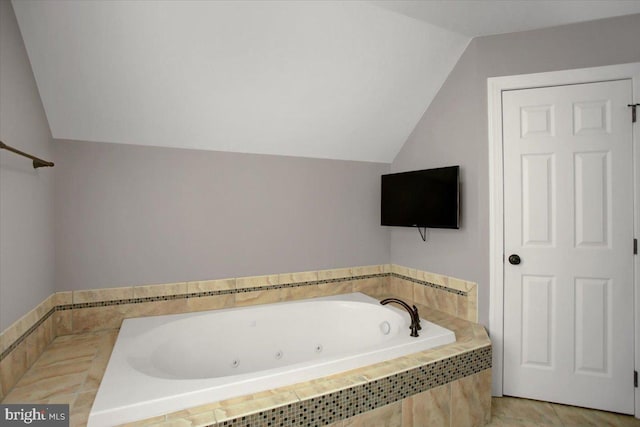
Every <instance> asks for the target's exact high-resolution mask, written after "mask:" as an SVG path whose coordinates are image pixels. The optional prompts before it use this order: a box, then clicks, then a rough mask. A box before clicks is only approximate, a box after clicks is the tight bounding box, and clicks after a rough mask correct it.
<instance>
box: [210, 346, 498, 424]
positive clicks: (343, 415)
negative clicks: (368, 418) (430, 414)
mask: <svg viewBox="0 0 640 427" xmlns="http://www.w3.org/2000/svg"><path fill="white" fill-rule="evenodd" d="M489 368H491V346H490V345H489V346H486V347H481V348H478V349H475V350H472V351H469V352H466V353H462V354H458V355H456V356H452V357H450V358H447V359H441V360H438V361H435V362H433V363H429V364H427V365H423V366H420V367H417V368H414V369H410V370H408V371H404V372H399V373H397V374H394V375H391V376H388V377H385V378H380V379H377V380H374V381H371V382H368V383H365V384H361V385H357V386H354V387H351V388H347V389H344V390H339V391H335V392H333V393H328V394H325V395H323V396H318V397H314V398H311V399H308V400H303V401H300V402H295V403H290V404H288V405H285V406H281V407H278V408H273V409H269V410H266V411H262V412H258V413H255V414H251V415H246V416H242V417H238V418H234V419H231V420H226V421H222V422H219V423H217V424H212V425H211V426H210V427H212V426H218V427H252V426H257V425H260V426H273V427H302V426H304V427H306V426H323V425H327V424H331V423H334V422H336V421H340V420H344V419H347V418H351V417H353V416H355V415H358V414H362V413H364V412H367V411H370V410H373V409H376V408H379V407H382V406H385V405H388V404H390V403H393V402H397V401H400V400H402V399H406V398H407V397H411V396H413V395H416V394H418V393H422V392H424V391H427V390H430V389H432V388H436V387H439V386H441V385H445V384H448V383H451V382H453V381H456V380H459V379H461V378H465V377H468V376H470V375H474V374H477V373H480V372H482V371H484V370H485V369H489Z"/></svg>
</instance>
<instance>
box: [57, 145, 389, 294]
mask: <svg viewBox="0 0 640 427" xmlns="http://www.w3.org/2000/svg"><path fill="white" fill-rule="evenodd" d="M53 146H54V148H55V149H54V159H55V161H56V162H57V163H56V168H57V175H56V186H55V219H56V230H55V242H56V243H55V244H56V286H57V290H58V291H66V290H79V289H90V288H104V287H114V286H128V285H141V284H152V283H168V282H186V281H193V280H204V279H217V278H229V277H240V276H253V275H261V274H273V273H285V272H291V271H305V270H321V269H327V268H338V267H351V266H354V265H372V264H385V263H386V262H387V260H388V259H389V230H387V229H386V228H383V227H381V226H380V218H379V216H380V214H379V211H380V208H379V203H380V175H381V174H383V173H387V172H388V170H389V165H388V164H381V163H366V162H351V161H338V160H319V159H305V158H294V157H283V156H268V155H253V154H237V153H221V152H211V151H197V150H183V149H172V148H153V147H143V146H135V145H120V144H105V143H94V142H70V141H54V143H53Z"/></svg>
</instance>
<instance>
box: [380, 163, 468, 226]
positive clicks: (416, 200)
mask: <svg viewBox="0 0 640 427" xmlns="http://www.w3.org/2000/svg"><path fill="white" fill-rule="evenodd" d="M459 189H460V166H449V167H445V168H437V169H425V170H419V171H413V172H403V173H393V174H389V175H382V203H381V224H382V225H392V226H400V227H428V228H460V224H459V216H460V215H459V200H460V194H459Z"/></svg>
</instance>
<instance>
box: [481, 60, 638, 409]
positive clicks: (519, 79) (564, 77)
mask: <svg viewBox="0 0 640 427" xmlns="http://www.w3.org/2000/svg"><path fill="white" fill-rule="evenodd" d="M620 79H632V85H633V100H634V101H633V102H634V103H640V62H635V63H629V64H620V65H611V66H605V67H595V68H582V69H576V70H564V71H552V72H546V73H536V74H522V75H517V76H505V77H491V78H489V79H487V94H488V112H489V263H490V265H489V289H490V292H491V294H490V298H491V299H490V305H489V322H490V325H489V332H490V335H491V342H492V345H493V369H492V377H493V385H492V393H493V395H494V396H502V376H503V361H502V358H503V349H504V346H503V339H504V336H503V333H504V317H503V316H504V261H503V259H504V192H503V179H504V171H503V158H502V144H503V141H502V91H505V90H515V89H527V88H535V87H545V86H561V85H568V84H577V83H591V82H597V81H607V80H620ZM629 110H631V108H629ZM637 110H638V111H637V113H638V121H637V122H636V123H635V124H634V126H633V171H634V174H633V176H634V185H633V193H634V194H633V197H634V216H633V217H634V234H635V237H636V238H639V237H640V236H638V230H640V206H639V200H640V181H639V179H640V174H639V170H638V168H639V166H640V136H639V135H638V134H640V107H638V109H637ZM629 120H631V111H629ZM629 250H632V248H629ZM639 258H640V255H639V256H636V257H634V295H635V297H634V298H635V301H634V303H635V304H634V307H635V308H634V311H635V313H634V327H635V332H634V335H635V336H634V337H633V339H634V343H635V344H634V351H635V356H634V363H635V370H636V371H637V370H639V369H638V368H639V367H640V312H639V309H640V284H639V282H640V281H639V280H638V276H639V275H638V274H636V273H635V272H636V271H640V269H639V268H640V261H639ZM629 375H630V376H631V375H633V373H632V372H629ZM638 390H639V389H635V403H636V405H635V407H636V416H639V415H640V392H638Z"/></svg>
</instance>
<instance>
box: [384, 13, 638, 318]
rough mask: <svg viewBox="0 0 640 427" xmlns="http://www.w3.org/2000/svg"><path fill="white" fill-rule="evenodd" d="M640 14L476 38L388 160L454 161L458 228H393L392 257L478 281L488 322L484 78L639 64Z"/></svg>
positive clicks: (397, 163) (406, 164)
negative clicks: (424, 231) (422, 231)
mask: <svg viewBox="0 0 640 427" xmlns="http://www.w3.org/2000/svg"><path fill="white" fill-rule="evenodd" d="M638 40H640V15H630V16H625V17H621V18H611V19H604V20H599V21H592V22H587V23H580V24H573V25H565V26H561V27H556V28H550V29H545V30H536V31H528V32H522V33H512V34H504V35H497V36H489V37H480V38H477V39H474V40H473V41H472V42H471V44H470V45H469V47H468V48H467V50H466V51H465V52H464V54H463V55H462V57H461V58H460V60H459V61H458V64H457V65H456V67H455V68H454V69H453V71H452V72H451V74H450V75H449V77H448V79H447V81H446V82H445V83H444V85H443V86H442V88H441V89H440V92H439V93H438V95H437V96H436V98H435V99H434V101H433V102H432V103H431V105H430V106H429V108H428V109H427V111H426V112H425V114H424V116H423V117H422V119H421V120H420V122H419V123H418V125H417V126H416V128H415V130H414V131H413V133H412V134H411V136H410V137H409V139H408V140H407V142H406V143H405V145H404V147H403V148H402V150H401V151H400V153H399V154H398V156H397V157H396V158H395V160H394V162H393V164H392V165H391V170H392V171H394V172H400V171H406V170H413V169H424V168H430V167H438V166H448V165H454V164H459V165H460V166H461V180H462V227H461V229H460V230H430V231H429V239H428V241H427V242H426V243H424V242H422V240H421V239H420V237H419V236H418V232H417V231H416V230H414V229H402V228H393V229H392V231H391V262H392V263H394V264H400V265H405V266H408V267H413V268H418V269H421V270H427V271H432V272H437V273H442V274H445V275H448V276H454V277H460V278H463V279H465V280H470V281H473V282H477V283H478V298H479V304H480V305H479V316H480V322H481V323H483V324H484V325H488V319H489V185H488V179H489V178H488V177H489V170H488V136H487V132H488V130H487V120H488V119H487V78H488V77H495V76H505V75H515V74H526V73H536V72H544V71H553V70H562V69H571V68H585V67H595V66H602V65H610V64H618V63H626V62H636V61H640V43H638Z"/></svg>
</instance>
